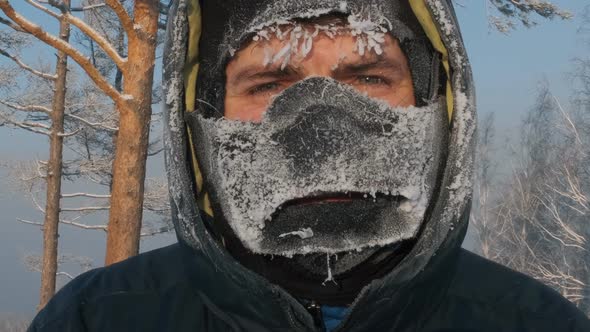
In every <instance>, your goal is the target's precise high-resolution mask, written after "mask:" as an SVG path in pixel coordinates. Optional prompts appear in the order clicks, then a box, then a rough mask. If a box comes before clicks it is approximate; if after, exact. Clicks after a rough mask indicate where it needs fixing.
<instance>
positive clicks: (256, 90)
mask: <svg viewBox="0 0 590 332" xmlns="http://www.w3.org/2000/svg"><path fill="white" fill-rule="evenodd" d="M280 87H281V85H280V84H279V83H277V82H269V83H264V84H259V85H256V86H254V87H252V88H250V89H249V90H248V94H251V95H256V94H262V93H269V92H273V91H275V90H277V89H279V88H280Z"/></svg>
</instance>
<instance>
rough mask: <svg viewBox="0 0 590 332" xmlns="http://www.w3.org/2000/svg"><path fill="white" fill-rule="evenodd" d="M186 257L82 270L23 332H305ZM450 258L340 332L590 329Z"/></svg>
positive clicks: (538, 289) (461, 257) (260, 296)
mask: <svg viewBox="0 0 590 332" xmlns="http://www.w3.org/2000/svg"><path fill="white" fill-rule="evenodd" d="M183 255H185V253H183V248H181V246H180V245H172V246H169V247H166V248H162V249H158V250H155V251H151V252H148V253H145V254H142V255H139V256H136V257H133V258H131V259H129V260H126V261H124V262H121V263H118V264H115V265H112V266H109V267H105V268H100V269H96V270H93V271H90V272H87V273H85V274H83V275H81V276H80V277H78V278H76V279H75V280H73V281H72V282H70V283H69V284H68V285H66V286H65V287H64V288H63V289H61V290H60V291H59V292H58V293H57V294H56V296H55V297H54V298H53V299H52V300H51V301H50V302H49V304H48V305H47V306H46V307H45V309H43V310H42V311H41V312H40V313H39V314H38V315H37V317H36V318H35V320H34V321H33V323H32V325H31V327H30V329H29V331H60V332H62V331H63V332H69V331H109V332H110V331H308V330H310V329H308V328H304V326H305V325H297V323H296V320H297V319H298V317H297V314H295V315H293V314H291V313H292V312H295V311H296V310H294V309H293V308H289V307H288V306H282V305H281V302H280V301H277V300H276V299H275V298H273V297H272V295H269V294H274V293H273V292H267V293H265V292H264V291H262V290H254V289H247V288H245V287H241V286H240V287H236V285H235V284H234V283H233V282H231V281H229V279H227V278H226V276H225V275H223V272H221V271H219V270H216V268H215V266H211V265H209V264H203V265H199V266H196V267H195V268H194V269H187V268H186V264H187V262H186V260H183V259H182V256H183ZM453 260H454V262H450V261H448V260H445V261H444V262H442V263H444V264H441V265H439V267H438V268H436V269H435V270H432V271H429V269H427V270H425V271H423V273H422V274H424V276H426V277H420V278H418V279H421V280H417V281H416V282H415V283H414V282H412V283H410V284H408V285H406V286H404V287H403V289H401V290H400V291H395V292H392V293H391V294H399V296H398V295H392V296H389V295H388V296H387V298H385V299H381V300H378V301H370V302H368V303H365V304H363V305H362V307H361V308H354V309H353V311H354V312H356V313H353V314H352V315H351V317H350V318H349V319H348V320H347V321H346V322H344V325H345V326H344V328H342V330H341V331H422V332H443V331H463V332H467V331H472V332H475V331H489V332H492V331H493V332H497V331H503V332H509V331H514V332H525V331H531V332H533V331H534V332H543V331H547V332H549V331H551V332H556V331H564V332H587V331H590V321H589V320H588V318H587V317H586V316H585V315H584V314H583V313H582V312H581V311H579V310H578V309H577V308H576V307H575V306H574V305H573V304H571V303H570V302H569V301H567V300H566V299H564V298H563V297H562V296H561V295H559V294H558V293H557V292H555V291H553V290H552V289H550V288H549V287H547V286H545V285H543V284H541V283H539V282H538V281H535V280H533V279H532V278H529V277H527V276H525V275H523V274H521V273H518V272H515V271H513V270H510V269H508V268H506V267H503V266H501V265H498V264H496V263H493V262H491V261H489V260H486V259H484V258H481V257H479V256H477V255H475V254H472V253H470V252H468V251H465V250H462V249H460V250H458V252H457V254H456V255H455V257H454V259H453ZM193 262H194V261H193ZM445 269H449V270H448V271H444V270H445ZM195 274H198V276H195ZM443 275H446V276H448V277H443ZM238 282H239V281H238ZM386 286H387V285H386ZM379 291H380V293H386V292H387V290H385V289H380V290H379ZM377 298H379V294H377ZM283 303H285V302H283ZM285 312H286V314H285ZM299 317H300V316H299ZM320 330H321V329H317V331H320Z"/></svg>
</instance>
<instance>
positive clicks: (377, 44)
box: [230, 2, 393, 69]
mask: <svg viewBox="0 0 590 332" xmlns="http://www.w3.org/2000/svg"><path fill="white" fill-rule="evenodd" d="M341 6H343V7H344V8H346V2H343V3H342V4H341ZM320 14H325V13H323V12H322V13H310V14H309V17H317V16H319V15H320ZM392 28H393V27H392V24H391V22H390V21H389V20H388V19H387V18H385V17H384V16H379V17H374V18H372V17H371V16H370V15H363V14H361V13H353V14H350V15H349V16H348V18H347V24H346V25H341V24H336V23H327V24H314V25H313V27H310V26H309V25H308V24H305V23H302V22H298V21H295V20H277V21H274V22H272V24H267V25H263V26H259V27H257V28H256V29H253V31H252V32H254V36H253V37H252V40H253V41H255V42H257V41H270V40H271V39H277V40H281V41H287V43H286V44H285V45H284V46H283V47H282V48H281V49H280V50H279V51H278V52H276V53H275V54H272V51H271V50H270V48H269V47H266V49H265V57H264V60H263V65H264V66H267V65H269V64H273V63H278V62H280V63H281V69H284V68H285V67H286V66H287V64H289V62H290V61H291V60H292V59H293V58H294V57H296V56H297V57H300V58H305V57H306V56H307V55H308V54H309V52H311V50H312V47H313V41H314V39H315V38H316V37H317V36H319V35H324V36H327V37H329V38H331V39H333V38H335V37H336V36H339V35H345V34H348V35H351V36H352V37H354V38H355V40H356V48H355V51H356V52H358V54H359V55H361V56H363V55H365V54H366V53H369V52H371V51H373V52H375V54H377V55H381V54H382V53H383V48H382V44H383V43H384V42H385V34H386V33H387V32H389V31H391V30H392ZM230 53H231V54H232V55H233V54H235V51H233V52H230Z"/></svg>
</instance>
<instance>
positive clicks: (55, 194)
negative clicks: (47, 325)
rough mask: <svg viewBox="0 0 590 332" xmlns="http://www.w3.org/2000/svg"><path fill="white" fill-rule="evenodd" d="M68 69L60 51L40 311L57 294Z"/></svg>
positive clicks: (66, 30)
mask: <svg viewBox="0 0 590 332" xmlns="http://www.w3.org/2000/svg"><path fill="white" fill-rule="evenodd" d="M69 3H70V1H69V0H66V1H64V4H65V5H66V6H69ZM59 36H60V38H61V39H63V40H64V41H65V42H68V41H69V39H70V25H69V24H68V23H67V22H66V21H65V20H62V21H61V22H60V30H59ZM67 72H68V57H67V55H66V54H65V53H63V52H58V53H57V65H56V74H57V80H56V81H55V86H54V88H55V90H54V91H55V92H54V95H53V105H52V113H51V134H50V137H49V161H48V163H47V199H46V205H45V220H44V223H43V261H42V264H43V267H42V270H41V290H40V299H39V306H38V309H39V310H41V309H42V308H43V307H44V306H45V305H46V304H47V302H48V301H49V300H50V299H51V297H52V296H53V294H55V281H56V273H57V244H58V236H59V234H58V228H59V215H60V197H61V175H62V150H63V136H62V135H61V134H62V133H63V131H64V112H65V99H66V81H67Z"/></svg>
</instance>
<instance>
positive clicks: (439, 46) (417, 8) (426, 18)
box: [409, 0, 454, 121]
mask: <svg viewBox="0 0 590 332" xmlns="http://www.w3.org/2000/svg"><path fill="white" fill-rule="evenodd" d="M409 1H410V6H411V7H412V11H414V15H416V18H417V19H418V22H420V25H422V29H424V32H425V33H426V36H427V37H428V39H430V42H431V43H432V46H433V47H434V49H435V50H437V51H438V52H440V54H442V63H443V67H444V68H445V71H446V73H447V111H448V113H449V121H451V119H452V116H453V109H454V106H453V103H454V97H453V89H452V87H451V69H450V68H451V67H450V65H449V52H448V51H447V48H446V47H445V44H444V43H443V41H442V39H441V37H440V33H439V31H438V29H437V27H436V24H434V20H433V18H432V14H431V13H430V11H429V10H428V8H427V7H426V3H425V1H426V0H409Z"/></svg>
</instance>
